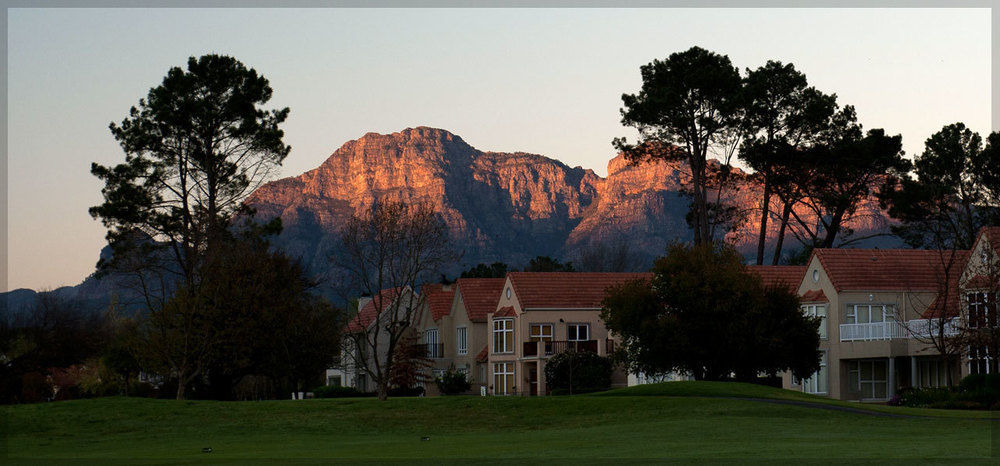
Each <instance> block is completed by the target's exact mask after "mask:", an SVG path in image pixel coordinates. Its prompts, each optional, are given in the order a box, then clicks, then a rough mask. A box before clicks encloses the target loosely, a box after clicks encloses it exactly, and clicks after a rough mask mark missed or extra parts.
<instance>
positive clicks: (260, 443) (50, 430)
mask: <svg viewBox="0 0 1000 466" xmlns="http://www.w3.org/2000/svg"><path fill="white" fill-rule="evenodd" d="M722 397H755V398H773V399H785V400H793V401H817V400H819V401H821V402H823V403H830V404H835V405H844V406H850V407H854V408H858V407H862V408H864V409H872V410H877V411H880V412H889V413H894V414H908V415H920V416H929V417H913V418H898V417H885V416H872V415H866V414H860V413H856V412H840V411H833V410H829V409H817V408H816V407H809V406H796V405H783V404H773V403H763V402H759V401H749V400H740V399H727V398H722ZM4 409H5V411H6V412H5V414H6V415H5V418H6V422H5V423H4V424H3V427H2V429H3V432H0V433H2V434H3V436H4V438H5V440H6V442H7V443H6V448H7V451H6V454H7V455H8V459H9V460H12V461H11V462H15V463H16V462H23V463H26V462H31V461H33V460H39V459H53V460H57V461H58V460H66V459H85V460H86V459H103V460H119V461H121V462H130V463H134V462H146V463H174V462H202V461H207V460H212V461H226V462H240V463H244V462H246V460H253V459H257V460H262V459H267V458H297V459H302V460H303V462H309V460H319V461H322V460H323V459H343V460H400V461H406V460H415V459H416V460H426V459H433V458H441V459H445V460H448V459H450V460H453V461H462V460H468V459H476V458H480V459H482V458H497V459H507V460H508V462H510V461H517V460H518V459H521V460H532V461H534V462H541V461H554V462H557V463H565V462H568V461H570V460H572V459H574V458H605V459H629V458H634V459H655V458H678V459H696V458H700V459H708V460H712V459H715V460H720V461H723V460H726V459H758V458H765V459H766V458H770V459H776V460H781V461H783V462H784V461H789V460H793V459H800V458H801V459H807V460H808V459H813V460H831V459H854V460H858V459H871V460H873V462H874V461H877V462H885V460H887V459H902V458H914V459H924V460H930V461H933V460H934V459H938V460H941V459H955V458H965V459H969V460H980V461H981V462H984V463H988V462H990V460H991V458H990V455H991V454H992V453H994V450H993V449H992V443H993V442H992V440H993V439H992V438H991V437H992V436H993V435H992V432H991V424H994V425H995V422H992V421H989V420H985V419H981V417H983V416H984V413H970V412H961V411H953V412H944V413H942V412H941V411H940V410H921V409H900V408H889V407H873V406H868V405H858V404H856V403H840V402H832V401H830V400H825V399H820V398H818V397H812V396H808V395H803V394H801V393H796V392H790V391H785V390H778V389H772V388H767V387H757V386H750V385H743V384H728V383H706V382H669V383H665V384H657V385H651V386H643V387H633V388H630V389H623V390H616V391H612V392H606V393H603V394H596V395H585V396H574V397H549V398H514V397H507V398H505V397H487V398H481V397H444V398H408V399H393V400H390V401H388V402H378V401H377V400H374V399H330V400H305V401H291V400H289V401H267V402H215V401H182V402H177V401H172V400H152V399H138V398H103V399H93V400H79V401H68V402H58V403H45V404H36V405H19V406H11V407H5V408H4ZM977 417H979V418H977ZM421 437H429V440H422V439H421ZM998 438H1000V437H998ZM203 447H211V448H212V452H211V453H202V451H201V450H202V448H203ZM992 459H994V460H995V458H992ZM264 462H266V460H264ZM435 462H438V461H435ZM573 462H574V463H576V462H578V461H573Z"/></svg>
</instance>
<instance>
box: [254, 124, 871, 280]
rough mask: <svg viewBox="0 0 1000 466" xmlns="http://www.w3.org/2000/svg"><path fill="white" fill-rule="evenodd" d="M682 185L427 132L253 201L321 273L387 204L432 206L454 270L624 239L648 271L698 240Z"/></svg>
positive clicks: (863, 225)
mask: <svg viewBox="0 0 1000 466" xmlns="http://www.w3.org/2000/svg"><path fill="white" fill-rule="evenodd" d="M686 178H687V175H686V170H685V167H684V166H683V165H682V164H681V163H667V162H650V163H644V164H641V165H630V164H629V163H628V162H627V161H625V160H624V158H622V157H621V156H619V157H616V158H614V159H612V160H611V161H610V162H609V164H608V176H607V178H601V177H599V176H597V175H596V174H595V173H594V172H593V171H591V170H588V169H583V168H580V167H573V168H571V167H568V166H566V165H565V164H563V163H561V162H559V161H557V160H553V159H550V158H547V157H543V156H541V155H534V154H527V153H522V152H515V153H503V152H482V151H479V150H477V149H475V148H473V147H472V146H470V145H469V144H467V143H466V142H465V141H463V140H462V138H460V137H458V136H456V135H454V134H451V133H449V132H447V131H444V130H441V129H434V128H427V127H419V128H412V129H406V130H403V131H401V132H398V133H393V134H388V135H382V134H375V133H368V134H366V135H364V136H363V137H361V138H360V139H358V140H355V141H350V142H348V143H346V144H344V145H343V146H342V147H341V148H340V149H337V151H335V152H334V153H333V154H332V155H331V156H330V157H329V158H328V159H327V160H326V161H325V162H323V164H322V165H320V166H319V167H318V168H316V169H314V170H311V171H309V172H306V173H304V174H302V175H299V176H296V177H290V178H284V179H281V180H277V181H274V182H271V183H268V184H266V185H264V186H262V187H260V188H259V189H258V190H257V191H256V192H254V193H253V195H252V196H251V197H250V198H249V199H248V201H247V203H248V204H249V205H251V206H253V207H254V208H256V209H257V212H258V215H259V216H260V217H262V218H270V217H274V216H280V217H281V218H282V221H283V223H284V225H285V230H284V232H283V233H282V234H281V235H280V237H279V238H278V240H277V243H278V246H279V247H281V248H283V249H284V250H285V251H287V252H289V253H290V254H292V255H294V256H297V257H300V258H301V259H302V260H303V261H304V263H305V264H306V265H307V266H308V267H309V268H311V269H313V270H317V271H319V270H323V269H325V268H327V267H329V266H330V263H329V257H330V255H331V254H333V253H334V252H335V251H336V242H337V241H338V239H337V233H338V231H339V228H340V227H341V226H342V225H344V224H345V223H346V222H347V219H349V218H350V216H351V215H352V214H353V213H355V212H358V211H360V210H362V209H366V208H370V207H371V205H372V204H373V203H374V202H376V201H377V200H380V199H391V200H403V201H409V202H415V201H422V202H430V203H431V204H432V205H433V206H434V207H435V208H436V209H437V211H438V212H440V214H441V217H442V218H443V219H444V221H445V223H446V224H447V226H448V229H449V230H450V232H451V236H452V239H453V241H454V244H455V247H456V248H458V249H459V250H461V251H463V258H462V261H461V263H460V264H456V270H461V269H463V268H467V267H468V266H470V265H474V264H476V263H478V262H492V261H504V262H507V263H509V264H512V265H519V264H522V263H524V262H526V261H527V260H528V259H530V258H532V257H535V256H538V255H549V256H556V257H560V258H563V259H566V260H572V259H573V258H574V257H575V256H576V254H578V253H579V251H581V250H582V249H583V248H586V247H588V246H589V245H592V244H596V243H602V242H605V243H606V242H614V241H620V240H626V241H628V242H629V243H630V245H631V247H632V249H633V250H634V251H636V252H638V253H639V255H641V256H642V258H643V262H644V263H648V261H649V260H650V259H652V258H653V257H656V256H658V255H660V254H662V252H663V250H664V248H665V247H666V245H667V244H668V243H669V242H670V241H672V240H688V239H690V238H691V232H690V229H689V228H688V226H687V223H686V222H685V215H686V214H687V211H688V204H689V200H688V199H687V198H685V197H684V196H683V195H682V194H681V190H682V187H683V185H684V183H685V182H686V181H687V180H686ZM759 191H760V188H759V186H756V185H755V184H753V183H749V182H748V183H744V184H742V185H741V186H740V187H739V189H738V190H737V191H736V192H735V193H734V194H732V200H733V202H735V203H736V204H737V205H738V206H740V208H741V209H743V210H746V211H747V212H749V213H750V215H749V218H748V220H749V221H748V222H747V223H746V224H745V225H744V226H743V227H742V228H741V229H740V230H738V231H737V232H735V233H733V234H731V235H730V239H731V240H732V241H733V242H735V243H736V244H737V246H738V247H740V248H741V249H742V250H745V251H748V252H749V251H750V250H751V249H754V245H755V244H756V243H755V235H756V232H757V231H758V229H759V223H758V222H759V218H755V217H758V216H759V214H753V213H752V209H755V208H756V207H757V205H758V203H759V202H760V201H759ZM774 208H775V209H780V206H778V205H777V202H775V203H774ZM866 208H868V209H874V210H872V211H871V214H872V215H866V216H862V218H861V220H860V221H857V222H855V224H852V225H850V226H851V227H853V228H855V229H856V230H859V231H869V230H884V229H885V227H886V221H885V216H884V215H882V213H881V212H879V211H877V207H875V206H873V205H870V206H867V207H866ZM801 214H802V215H806V213H805V212H801ZM774 223H775V222H772V224H771V225H769V230H770V231H771V239H772V240H773V239H774V237H775V236H777V225H774ZM787 241H788V243H786V244H787V245H789V247H790V248H794V247H795V246H796V244H792V243H794V240H793V239H791V238H789V239H787ZM452 272H454V271H452Z"/></svg>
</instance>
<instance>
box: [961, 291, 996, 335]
mask: <svg viewBox="0 0 1000 466" xmlns="http://www.w3.org/2000/svg"><path fill="white" fill-rule="evenodd" d="M966 299H968V302H969V316H968V320H969V327H970V328H979V327H990V328H996V327H997V310H996V303H995V302H991V300H990V294H989V293H969V294H968V295H967V296H966Z"/></svg>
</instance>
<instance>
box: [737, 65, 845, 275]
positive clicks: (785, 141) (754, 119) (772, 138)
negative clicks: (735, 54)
mask: <svg viewBox="0 0 1000 466" xmlns="http://www.w3.org/2000/svg"><path fill="white" fill-rule="evenodd" d="M744 105H746V115H747V120H748V122H747V126H748V127H749V132H750V133H751V134H750V136H748V137H747V139H746V140H745V141H744V143H743V146H742V147H741V149H740V154H739V156H740V158H741V159H743V160H744V161H745V162H746V163H747V164H748V165H749V166H750V167H751V168H753V169H754V171H755V173H756V177H757V178H758V179H759V181H760V182H761V184H762V191H763V192H762V195H761V204H760V205H761V212H760V233H759V235H758V238H757V265H761V264H763V263H764V249H765V245H766V242H767V224H768V220H769V219H770V217H771V214H772V212H771V198H772V196H773V195H774V191H775V189H774V188H775V184H776V183H777V182H780V178H781V175H782V171H783V170H785V167H784V158H785V157H783V156H786V155H790V154H791V152H790V151H788V148H789V147H791V148H798V147H802V146H804V145H809V144H812V143H814V142H815V139H816V137H817V136H818V135H819V133H821V132H822V130H823V129H824V128H825V126H826V125H827V124H828V122H829V120H830V118H831V117H832V116H833V114H834V112H835V110H836V96H835V95H827V94H823V93H822V92H820V91H818V90H816V89H815V88H813V87H809V86H808V82H807V80H806V76H805V74H803V73H801V72H800V71H798V70H796V69H795V66H794V65H792V64H791V63H789V64H783V63H781V62H777V61H770V60H769V61H768V62H767V63H766V64H765V65H763V66H761V67H759V68H757V69H756V70H750V69H747V75H746V78H745V79H744ZM791 209H792V204H791V203H788V202H785V203H784V207H783V209H782V214H781V217H780V219H781V222H782V223H781V226H780V228H779V230H780V232H781V235H780V236H781V238H779V243H780V242H781V240H782V239H783V237H784V232H785V228H786V227H787V224H788V220H789V215H790V213H791ZM780 254H781V251H780V244H779V247H778V249H777V250H776V254H775V256H774V257H775V260H777V259H778V258H779V257H780Z"/></svg>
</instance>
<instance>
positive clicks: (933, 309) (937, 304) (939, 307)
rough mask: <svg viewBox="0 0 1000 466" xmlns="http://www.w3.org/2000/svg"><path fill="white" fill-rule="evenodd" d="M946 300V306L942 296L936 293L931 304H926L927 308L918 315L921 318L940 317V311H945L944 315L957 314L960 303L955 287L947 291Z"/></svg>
mask: <svg viewBox="0 0 1000 466" xmlns="http://www.w3.org/2000/svg"><path fill="white" fill-rule="evenodd" d="M947 300H948V305H947V307H946V306H945V305H944V301H945V299H944V297H943V296H940V295H938V296H937V297H935V298H934V301H932V302H931V305H930V306H927V309H925V310H924V312H923V314H921V315H920V317H921V318H923V319H936V318H940V317H941V312H942V311H943V312H945V316H946V317H955V316H957V315H958V309H959V306H960V305H961V304H960V300H959V293H958V291H957V288H956V289H953V290H952V291H951V292H950V293H948V298H947Z"/></svg>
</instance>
